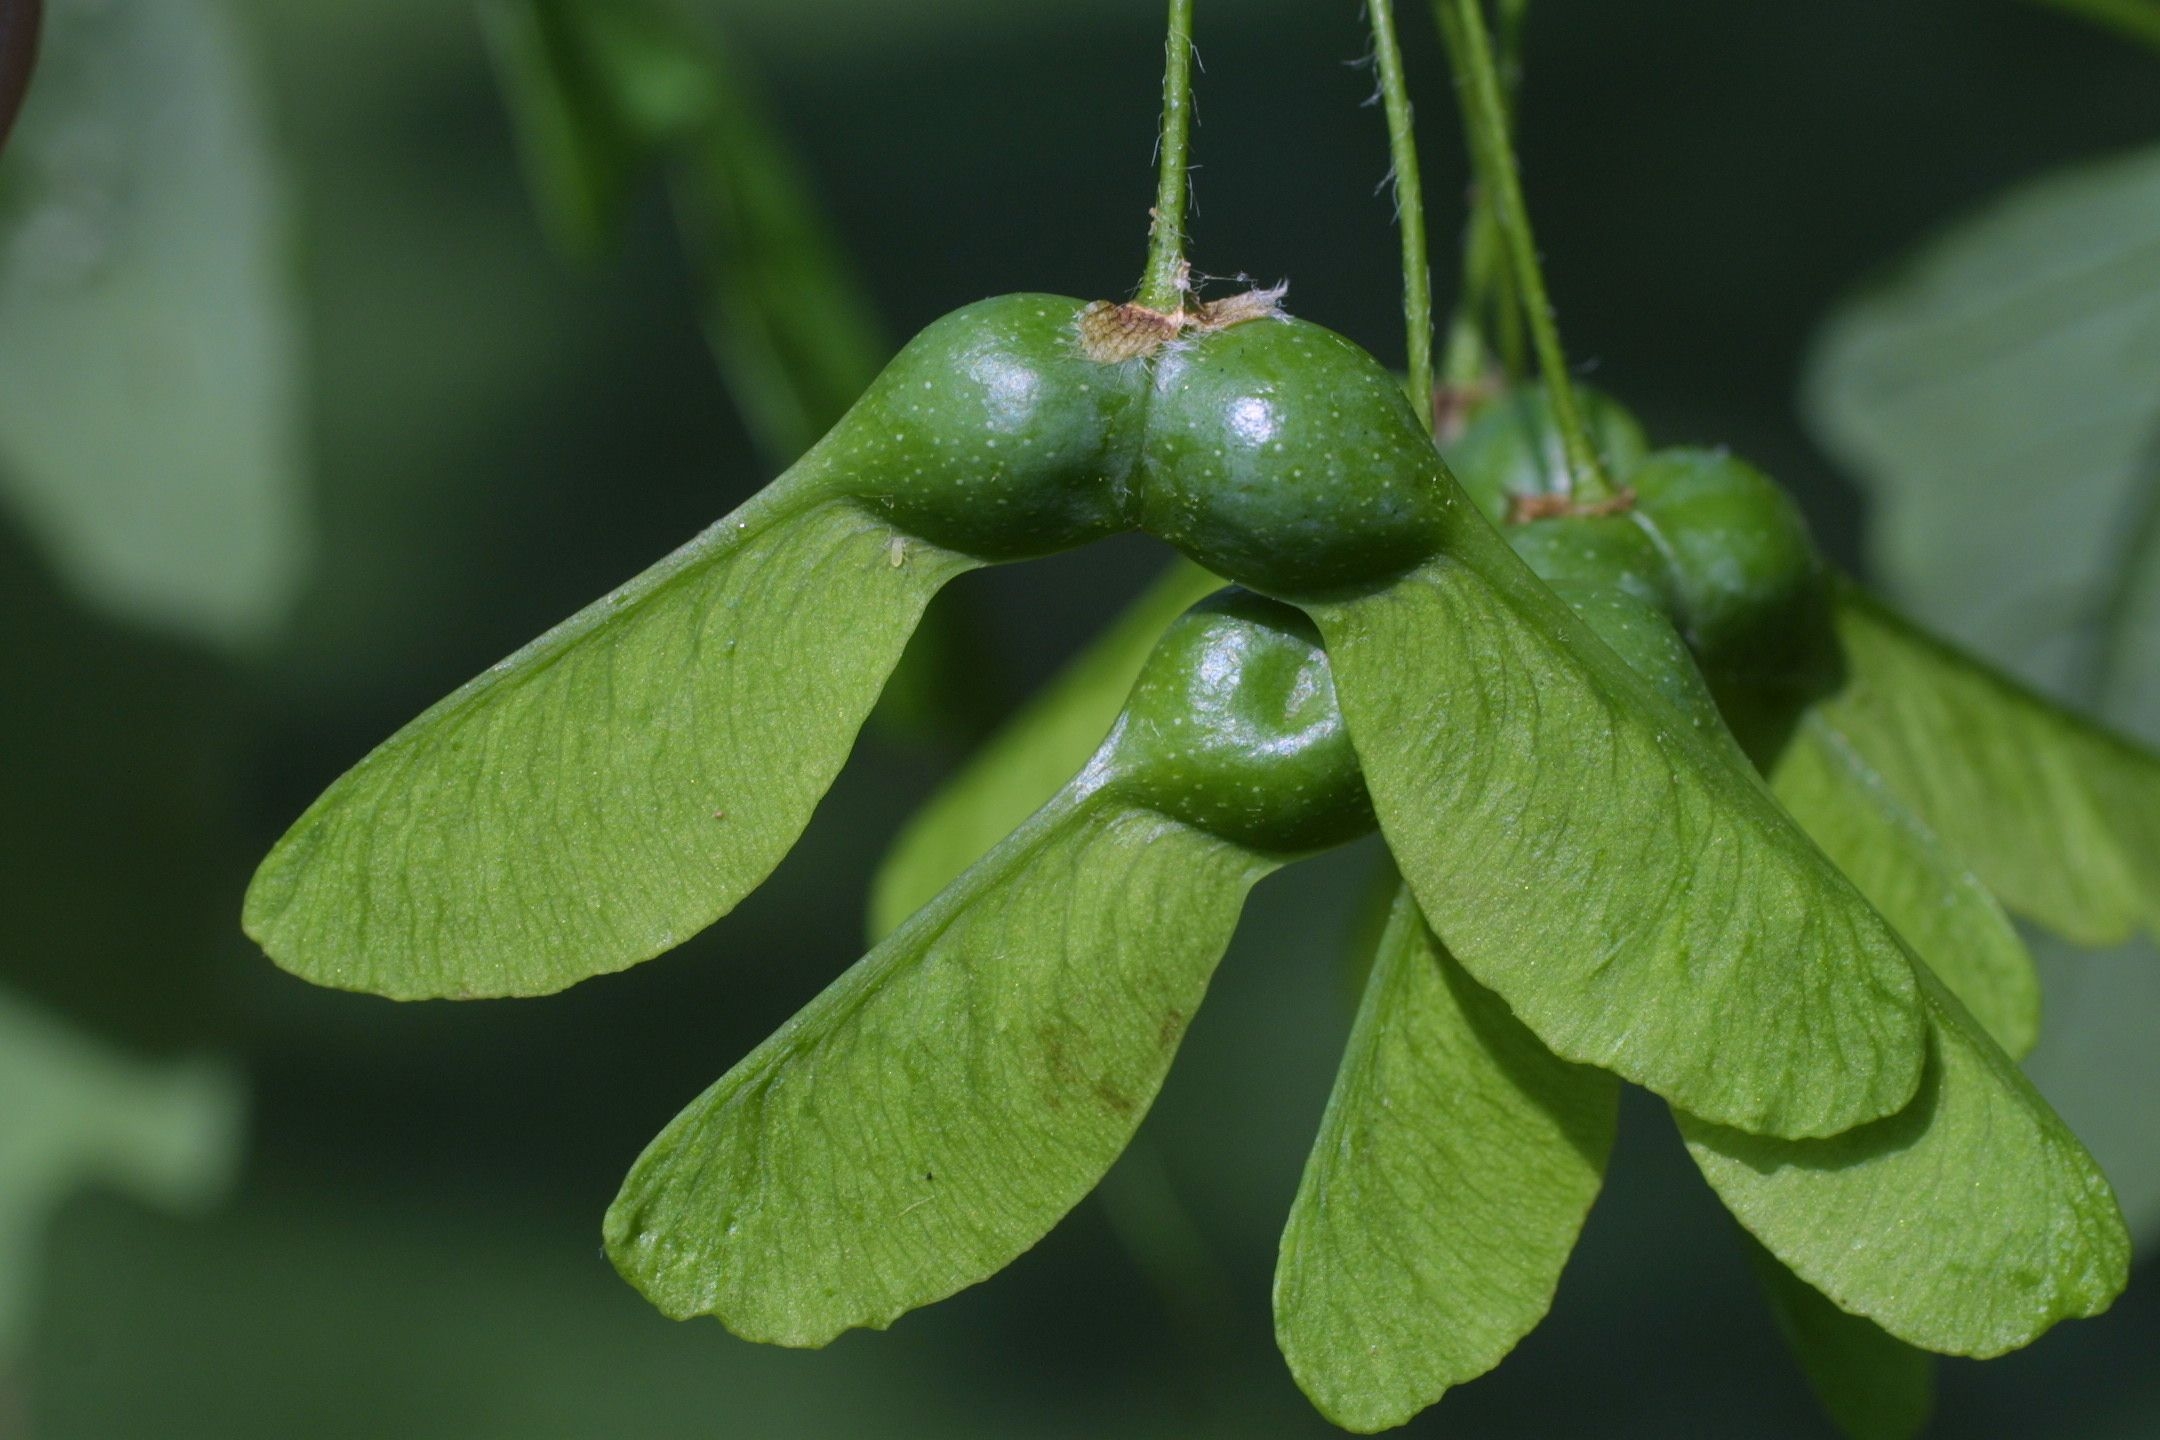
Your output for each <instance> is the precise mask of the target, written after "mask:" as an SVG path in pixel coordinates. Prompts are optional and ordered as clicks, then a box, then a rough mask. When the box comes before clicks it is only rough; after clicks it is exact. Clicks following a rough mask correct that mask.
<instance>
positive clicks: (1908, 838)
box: [1770, 706, 2040, 1057]
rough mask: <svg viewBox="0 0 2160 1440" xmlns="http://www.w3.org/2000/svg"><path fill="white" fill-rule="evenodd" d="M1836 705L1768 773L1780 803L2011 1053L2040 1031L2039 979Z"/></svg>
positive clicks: (1815, 713) (1985, 897)
mask: <svg viewBox="0 0 2160 1440" xmlns="http://www.w3.org/2000/svg"><path fill="white" fill-rule="evenodd" d="M1836 714H1837V707H1835V706H1823V707H1818V708H1815V709H1812V710H1810V711H1809V712H1808V713H1807V714H1806V716H1805V717H1804V718H1803V719H1802V720H1801V722H1800V724H1799V726H1798V728H1797V729H1796V730H1795V732H1794V733H1793V736H1792V739H1791V741H1790V743H1788V744H1787V745H1786V746H1785V748H1784V750H1783V752H1782V753H1781V754H1780V755H1779V756H1778V757H1777V759H1776V761H1775V762H1774V763H1773V765H1772V767H1771V771H1770V781H1771V785H1772V788H1773V789H1774V790H1775V791H1776V793H1777V798H1778V803H1779V804H1781V805H1783V806H1784V807H1785V809H1786V810H1787V811H1788V812H1789V813H1790V814H1791V815H1792V817H1793V818H1794V819H1795V820H1797V821H1799V822H1800V826H1801V828H1802V829H1804V830H1806V831H1807V833H1808V838H1810V839H1812V840H1813V841H1814V842H1815V843H1816V844H1817V845H1820V846H1821V847H1822V849H1823V853H1824V854H1826V855H1828V856H1829V857H1830V859H1831V860H1832V861H1833V862H1835V863H1836V865H1837V867H1838V868H1839V869H1840V870H1842V871H1844V872H1845V874H1846V876H1847V877H1848V878H1850V879H1851V881H1852V882H1853V884H1854V885H1856V886H1858V887H1859V889H1860V893H1861V894H1863V895H1865V896H1866V897H1867V898H1868V903H1870V904H1871V905H1873V906H1874V907H1875V908H1876V909H1877V910H1879V911H1881V912H1882V914H1883V917H1884V918H1885V919H1887V920H1889V922H1890V923H1891V924H1892V925H1894V926H1896V927H1897V930H1898V933H1899V934H1900V935H1902V936H1904V937H1905V939H1906V941H1907V942H1908V943H1910V944H1911V945H1912V947H1913V949H1914V951H1915V952H1917V953H1918V954H1919V956H1920V958H1921V959H1923V960H1925V961H1926V962H1927V963H1928V967H1929V968H1930V969H1932V970H1933V971H1934V972H1935V973H1936V974H1937V975H1938V976H1940V977H1941V979H1942V981H1943V983H1944V984H1945V985H1948V986H1949V987H1950V989H1951V991H1952V992H1954V993H1955V994H1956V995H1957V997H1958V999H1959V1000H1961V1001H1963V1002H1964V1004H1965V1007H1966V1008H1967V1009H1968V1010H1970V1011H1972V1012H1973V1015H1974V1016H1975V1018H1977V1019H1978V1020H1979V1021H1980V1023H1981V1024H1982V1025H1984V1026H1985V1027H1986V1028H1987V1032H1988V1034H1989V1035H1991V1036H1993V1037H1994V1040H1995V1043H1996V1044H1998V1045H2000V1046H2002V1047H2003V1049H2004V1050H2006V1051H2008V1052H2009V1053H2010V1054H2011V1055H2012V1056H2013V1057H2020V1056H2023V1055H2024V1054H2025V1053H2026V1052H2027V1051H2029V1050H2031V1049H2032V1047H2033V1042H2034V1040H2035V1039H2037V1038H2038V1036H2039V1030H2040V978H2039V975H2038V973H2037V972H2036V971H2035V970H2034V968H2033V961H2032V956H2031V954H2030V953H2028V952H2027V950H2026V949H2025V942H2024V940H2023V939H2021V938H2020V937H2019V935H2018V933H2017V929H2016V927H2014V926H2013V925H2011V923H2010V920H2009V917H2008V916H2006V915H2004V914H2003V910H2002V906H2001V905H1999V904H1997V903H1996V900H1995V897H1994V896H1993V895H1991V894H1990V893H1989V892H1988V890H1987V887H1986V886H1985V885H1983V884H1981V883H1980V880H1979V878H1978V877H1976V876H1975V875H1974V874H1973V873H1972V871H1971V870H1969V869H1967V868H1966V866H1965V864H1964V862H1963V861H1962V860H1960V859H1959V858H1958V857H1957V856H1956V855H1955V854H1953V853H1952V852H1951V850H1950V848H1949V847H1948V846H1946V845H1944V844H1943V842H1942V841H1941V839H1939V838H1938V837H1937V836H1936V834H1935V832H1934V831H1933V830H1932V829H1930V828H1929V827H1928V825H1927V822H1925V821H1924V820H1922V819H1921V818H1920V817H1919V816H1918V815H1916V814H1914V813H1913V811H1912V810H1911V809H1910V808H1909V807H1908V806H1907V805H1906V804H1905V802H1903V801H1902V800H1900V799H1899V798H1898V797H1897V795H1896V794H1895V793H1893V792H1892V790H1891V788H1890V786H1889V785H1888V784H1887V783H1886V782H1885V781H1884V779H1883V777H1882V776H1881V775H1880V774H1878V773H1877V772H1876V770H1875V769H1874V767H1873V766H1871V765H1870V764H1869V763H1868V761H1867V759H1866V758H1865V756H1863V755H1862V753H1861V751H1860V749H1859V748H1858V747H1857V746H1856V745H1855V744H1854V742H1853V740H1852V738H1851V737H1849V736H1847V735H1846V734H1845V733H1844V732H1843V731H1841V730H1840V729H1839V728H1838V721H1837V718H1836Z"/></svg>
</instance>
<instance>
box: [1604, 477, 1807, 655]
mask: <svg viewBox="0 0 2160 1440" xmlns="http://www.w3.org/2000/svg"><path fill="white" fill-rule="evenodd" d="M1629 483H1630V485H1631V486H1632V487H1633V489H1634V491H1635V494H1636V497H1637V500H1636V507H1635V517H1636V519H1637V520H1638V522H1639V523H1641V524H1642V525H1643V526H1644V527H1645V528H1646V529H1648V531H1649V532H1650V534H1651V536H1652V538H1653V539H1655V540H1656V541H1657V543H1658V545H1659V547H1660V548H1661V549H1662V550H1663V551H1664V552H1665V555H1666V557H1667V559H1668V560H1669V561H1670V562H1671V565H1672V587H1673V594H1674V596H1675V598H1676V599H1677V600H1678V602H1679V604H1678V606H1677V608H1676V609H1675V611H1674V616H1675V618H1676V620H1677V621H1678V622H1679V625H1680V629H1681V632H1682V633H1683V634H1684V635H1686V637H1687V640H1688V644H1689V645H1690V646H1691V647H1693V649H1694V651H1695V653H1696V655H1697V656H1698V657H1700V659H1701V661H1702V665H1703V669H1704V670H1705V671H1708V672H1711V673H1712V674H1713V676H1718V677H1754V676H1761V677H1782V676H1788V675H1790V674H1792V673H1793V672H1794V671H1795V670H1796V669H1797V668H1803V667H1806V666H1809V665H1812V664H1814V663H1815V660H1816V657H1817V655H1818V653H1819V651H1820V636H1821V634H1822V633H1823V629H1824V625H1825V623H1826V618H1827V614H1828V611H1827V608H1826V607H1827V603H1828V600H1827V591H1826V588H1825V579H1824V569H1823V564H1822V560H1821V558H1820V557H1819V556H1818V555H1817V554H1816V551H1815V545H1814V541H1813V540H1812V539H1810V538H1809V535H1808V529H1807V522H1806V521H1805V520H1804V519H1803V518H1802V517H1801V514H1800V510H1799V507H1798V506H1796V505H1794V504H1793V502H1792V499H1791V497H1790V496H1788V495H1786V493H1785V492H1784V491H1783V490H1781V489H1779V488H1778V486H1777V485H1776V484H1775V483H1774V482H1773V481H1771V479H1770V478H1769V477H1768V476H1766V475H1764V474H1763V473H1762V472H1761V471H1759V470H1757V469H1755V468H1754V467H1752V466H1750V465H1747V464H1745V463H1744V462H1742V461H1739V460H1736V459H1734V458H1733V457H1732V456H1730V455H1728V454H1725V453H1724V452H1722V451H1714V450H1661V451H1659V452H1658V453H1657V454H1655V455H1653V456H1651V457H1650V458H1649V459H1648V460H1646V461H1644V462H1643V463H1642V465H1640V466H1639V467H1637V468H1636V470H1635V472H1634V473H1633V474H1632V475H1631V476H1630V477H1629Z"/></svg>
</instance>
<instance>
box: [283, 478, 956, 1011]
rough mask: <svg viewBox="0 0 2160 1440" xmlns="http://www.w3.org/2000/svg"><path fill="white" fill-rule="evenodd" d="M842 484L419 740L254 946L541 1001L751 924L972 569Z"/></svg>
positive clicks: (771, 499) (350, 783) (669, 580)
mask: <svg viewBox="0 0 2160 1440" xmlns="http://www.w3.org/2000/svg"><path fill="white" fill-rule="evenodd" d="M822 489H823V487H821V486H820V485H818V484H816V483H815V482H814V480H813V479H811V478H810V477H808V476H803V477H801V478H798V479H797V480H796V481H795V482H794V483H792V484H787V483H783V484H782V485H781V486H777V487H775V488H773V489H771V490H768V491H766V492H765V493H764V494H762V495H760V496H759V497H758V498H756V499H754V500H752V501H751V502H750V503H749V504H748V505H746V506H744V507H743V508H742V509H740V510H738V511H736V512H735V513H734V514H733V515H730V516H729V517H727V518H726V519H724V520H722V521H720V522H719V523H718V524H717V525H715V526H713V528H712V529H710V530H708V531H706V532H705V534H703V535H702V536H700V537H699V538H698V539H696V540H694V541H692V542H691V543H690V544H689V545H687V546H685V547H683V548H682V549H681V550H678V551H677V552H676V553H675V554H674V555H672V556H670V557H669V558H668V559H666V560H664V561H662V562H661V563H660V564H659V565H657V566H655V567H653V568H652V569H651V570H648V571H646V572H645V573H644V574H643V575H641V576H640V577H638V578H637V579H636V580H634V581H632V582H630V583H629V584H628V585H625V586H623V587H622V588H621V589H619V590H617V591H615V592H614V593H613V594H611V595H609V596H607V597H605V598H603V599H602V600H600V601H598V602H597V603H596V604H594V605H592V606H590V607H588V608H587V609H585V610H583V611H581V612H579V613H578V614H577V615H576V616H573V617H572V618H571V619H569V620H568V621H565V622H564V623H563V624H562V625H560V626H557V627H556V628H555V629H553V630H551V631H549V632H548V633H547V634H546V635H544V636H542V637H541V638H540V639H539V640H536V641H535V642H533V643H532V644H531V645H529V646H527V647H526V648H525V649H523V650H521V651H519V652H518V653H517V654H516V655H513V656H511V657H510V658H509V659H508V660H506V661H504V662H502V663H501V664H500V665H497V666H495V667H494V668H493V669H491V670H489V671H488V672H486V673H485V674H483V675H481V676H480V677H479V678H477V679H475V680H473V681H471V682H470V683H468V684H467V685H466V686H464V687H463V688H462V689H460V690H458V691H457V692H455V693H454V694H452V695H450V696H449V697H448V698H446V699H444V700H443V701H441V702H440V703H438V704H437V705H436V706H435V707H434V708H433V709H431V710H429V711H428V712H427V713H426V714H425V715H422V716H421V717H420V718H419V719H417V720H415V721H413V722H412V723H411V724H410V725H408V726H407V727H406V728H405V729H403V730H401V731H400V732H398V734H397V735H396V736H394V737H392V738H391V739H390V740H389V741H388V742H386V743H385V744H384V745H383V746H382V748H381V749H379V750H377V751H375V752H374V754H372V755H370V756H369V757H368V758H367V759H366V760H364V761H362V762H361V763H360V764H359V765H358V766H356V767H355V768H354V769H353V770H352V771H350V772H349V773H348V774H347V775H346V776H345V777H344V778H342V779H341V780H339V781H338V783H337V784H336V785H334V786H332V787H331V788H330V790H329V791H328V792H326V793H325V794H324V796H323V797H322V799H320V800H318V801H317V802H316V803H315V805H314V806H313V807H312V808H310V809H309V811H308V812H307V814H306V815H304V816H302V817H301V819H300V820H299V821H298V823H296V824H295V825H294V826H293V829H292V830H291V831H290V832H289V833H288V834H287V835H286V837H285V838H284V839H283V840H282V841H280V842H279V843H278V847H277V848H276V849H275V850H274V851H272V852H271V854H270V857H269V858H268V859H267V860H265V861H264V863H263V867H262V869H261V870H260V871H259V872H258V873H257V876H256V879H255V883H254V885H253V886H252V887H250V889H249V891H248V903H247V913H246V924H247V928H248V933H249V934H250V935H252V936H254V937H255V939H256V940H257V941H258V942H259V943H260V944H261V945H262V946H263V948H264V949H265V950H267V951H268V952H269V953H270V954H271V956H272V957H273V958H274V959H276V960H277V961H278V962H279V963H280V964H282V965H284V966H285V967H286V968H288V969H290V970H293V971H294V972H295V973H297V974H301V975H304V976H306V977H307V978H309V979H311V980H314V981H316V982H317V983H319V984H326V985H336V986H340V987H342V988H347V989H364V990H371V991H374V992H376V993H378V994H386V995H391V996H395V997H398V998H408V999H409V998H419V997H427V996H450V997H461V996H480V995H540V994H546V993H548V992H550V991H554V990H560V989H562V988H563V987H564V986H566V985H570V984H574V983H575V982H577V981H579V980H582V979H584V978H586V977H587V976H589V975H594V974H600V973H604V972H606V971H610V970H619V969H622V968H623V967H625V966H628V965H633V964H636V963H637V962H638V961H640V960H646V959H649V958H651V957H652V956H654V955H658V954H660V953H661V952H663V951H665V950H668V949H670V948H672V947H673V946H675V945H677V944H680V943H681V942H682V941H683V940H684V939H685V938H687V937H688V936H690V935H692V934H694V933H696V932H697V931H698V930H700V929H702V928H704V927H705V926H706V925H709V924H710V923H712V921H713V920H714V919H716V918H718V917H719V916H720V915H723V914H725V913H726V912H727V911H728V910H730V909H732V908H733V907H734V905H735V903H736V902H737V901H738V900H740V899H741V898H742V897H743V896H744V895H746V894H748V893H749V892H750V891H751V890H752V889H754V888H755V887H756V886H757V884H758V883H759V882H760V881H762V880H763V879H764V878H765V877H766V875H767V874H769V873H771V871H772V868H773V866H775V865H777V864H778V863H779V862H780V859H781V857H782V856H784V855H786V853H787V851H788V849H789V848H790V847H791V846H792V845H793V844H794V843H795V839H796V837H797V836H799V835H800V834H801V833H802V830H803V827H804V826H805V825H806V824H808V823H809V819H810V813H811V811H812V809H813V808H814V807H815V806H816V804H817V802H818V800H819V798H820V797H822V796H823V795H824V793H825V790H826V789H827V787H828V786H830V785H831V783H832V779H833V776H834V775H835V774H837V773H838V771H839V769H840V766H841V763H842V762H843V761H844V760H845V759H846V758H847V752H848V749H849V747H850V746H851V745H852V744H853V743H854V739H855V732H856V731H857V729H858V728H860V726H861V724H862V721H863V717H864V716H866V715H867V714H868V713H869V711H870V707H871V705H872V704H873V703H874V702H875V701H876V699H877V692H878V688H879V687H880V686H881V685H883V683H884V681H885V677H886V675H887V674H889V673H890V672H891V670H892V667H893V665H894V664H895V663H896V662H897V661H898V660H899V657H900V651H901V648H902V646H904V645H905V644H906V642H907V637H908V634H909V632H910V631H911V630H913V628H914V626H915V622H916V620H917V619H918V618H919V617H920V615H921V613H922V609H923V607H924V606H925V605H927V604H928V603H929V600H930V597H931V596H932V595H933V594H935V593H936V591H937V589H938V587H939V586H940V585H942V584H944V582H945V581H946V580H948V579H950V578H951V577H952V576H954V575H956V574H959V573H960V572H962V571H964V570H966V569H967V568H969V565H970V564H971V562H970V561H968V560H967V559H966V558H965V557H963V556H959V555H955V554H953V553H951V552H949V551H945V550H941V549H938V548H937V547H934V546H929V545H925V544H923V543H922V542H920V541H913V540H910V539H908V538H907V537H906V536H904V535H902V534H900V533H899V532H896V531H894V530H893V529H892V528H891V527H890V526H888V525H886V524H885V523H884V522H883V521H881V520H879V519H878V518H876V517H875V516H873V515H869V514H866V513H864V510H863V508H862V506H861V505H860V504H858V503H857V502H855V501H852V500H848V499H843V498H830V497H828V496H827V495H826V494H824V493H822ZM812 651H815V652H816V653H817V654H818V656H819V663H818V665H817V666H815V667H814V668H812V669H809V670H802V669H798V668H797V667H796V666H795V665H794V664H793V662H794V661H795V660H796V659H797V658H798V657H800V656H802V655H804V654H807V653H811V652H812Z"/></svg>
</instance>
